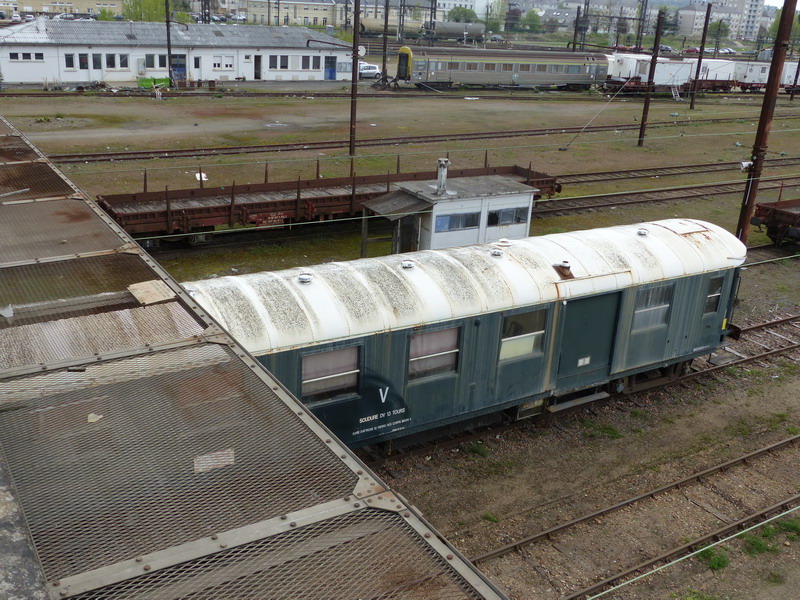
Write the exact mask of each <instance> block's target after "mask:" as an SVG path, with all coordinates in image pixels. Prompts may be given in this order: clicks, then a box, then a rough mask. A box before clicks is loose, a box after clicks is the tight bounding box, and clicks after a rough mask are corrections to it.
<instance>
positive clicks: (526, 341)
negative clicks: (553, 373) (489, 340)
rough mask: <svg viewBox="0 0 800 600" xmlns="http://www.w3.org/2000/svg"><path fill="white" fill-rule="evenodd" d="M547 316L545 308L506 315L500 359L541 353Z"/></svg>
mask: <svg viewBox="0 0 800 600" xmlns="http://www.w3.org/2000/svg"><path fill="white" fill-rule="evenodd" d="M546 316H547V314H546V312H545V311H544V310H535V311H532V312H526V313H518V314H516V315H508V316H506V317H504V318H503V334H502V335H503V337H502V340H501V342H500V360H509V359H511V358H519V357H521V356H528V355H533V354H541V353H542V351H543V346H544V324H545V320H546Z"/></svg>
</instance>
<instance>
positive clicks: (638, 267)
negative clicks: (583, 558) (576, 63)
mask: <svg viewBox="0 0 800 600" xmlns="http://www.w3.org/2000/svg"><path fill="white" fill-rule="evenodd" d="M744 259H745V247H744V245H743V244H741V243H740V242H739V241H738V240H737V239H736V238H735V237H734V236H733V235H731V234H730V233H728V232H726V231H724V230H723V229H721V228H719V227H717V226H715V225H712V224H709V223H704V222H702V221H695V220H685V219H671V220H665V221H656V222H650V223H644V224H640V225H628V226H618V227H610V228H606V229H595V230H590V231H583V232H573V233H561V234H554V235H547V236H541V237H533V238H527V239H523V240H514V241H500V242H497V243H494V244H487V245H475V246H467V247H462V248H452V249H448V250H433V251H425V252H417V253H409V254H399V255H391V256H385V257H381V258H372V259H362V260H357V261H353V262H347V263H329V264H325V265H320V266H316V267H303V268H296V269H290V270H286V271H280V272H274V273H259V274H254V275H243V276H234V277H224V278H220V279H214V280H205V281H199V282H194V283H187V284H185V286H186V288H187V289H188V290H189V293H190V294H192V295H193V296H194V297H195V299H196V300H197V301H198V302H199V303H200V304H201V305H202V306H203V307H204V308H206V309H207V310H208V311H209V312H210V313H211V314H212V315H214V316H215V317H216V319H217V320H218V321H219V322H220V324H221V325H222V326H224V327H226V328H227V329H228V331H230V332H231V333H232V334H233V335H234V336H235V337H236V338H237V339H238V340H239V341H240V342H241V343H242V344H243V345H244V346H245V347H246V348H247V349H248V350H249V351H250V352H251V353H252V354H254V355H255V356H256V357H257V359H258V360H259V361H260V362H262V363H263V364H264V365H265V366H266V367H267V368H268V369H269V370H270V371H271V372H272V373H273V374H274V375H275V376H276V377H277V378H278V379H279V380H280V381H281V382H282V383H283V384H284V385H285V386H286V387H287V388H288V389H289V390H290V391H292V392H293V393H295V394H296V395H297V396H298V398H301V399H302V401H303V403H305V404H306V406H307V407H308V408H309V409H310V410H311V411H312V412H313V413H314V414H315V415H316V416H317V417H319V418H320V419H321V420H322V421H323V422H324V423H325V424H326V425H327V426H328V427H329V428H330V429H332V430H333V431H334V433H336V434H337V435H338V436H339V437H340V438H341V439H342V440H343V441H345V442H346V443H347V444H350V445H352V446H359V445H363V444H368V443H375V442H379V441H384V440H389V439H392V438H396V437H400V436H405V435H409V434H413V433H418V432H422V431H425V430H429V429H433V428H439V427H442V426H444V425H448V424H451V423H455V422H461V421H477V420H487V419H488V418H490V417H489V415H493V416H496V415H508V416H511V417H512V418H522V417H527V416H533V415H537V414H541V413H545V412H558V411H560V410H563V409H566V408H571V407H574V406H577V405H581V404H585V403H588V402H591V401H594V400H597V399H601V398H605V397H608V396H609V395H610V394H614V393H623V392H628V391H634V390H636V389H638V388H640V387H641V386H643V385H649V384H650V383H651V382H652V381H654V380H658V379H663V378H671V377H674V376H676V375H677V374H679V373H680V372H682V370H683V369H684V368H685V367H686V366H687V365H688V363H689V361H691V360H692V359H693V358H695V357H697V356H700V355H703V354H708V353H709V352H711V351H712V350H713V349H714V348H716V347H718V346H719V345H720V343H721V342H722V340H723V339H724V336H725V335H726V334H727V333H728V327H729V323H730V319H731V316H732V310H733V300H734V296H735V291H736V287H737V283H738V268H739V266H740V265H741V264H742V263H743V262H744Z"/></svg>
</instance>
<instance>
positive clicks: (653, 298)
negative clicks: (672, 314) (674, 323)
mask: <svg viewBox="0 0 800 600" xmlns="http://www.w3.org/2000/svg"><path fill="white" fill-rule="evenodd" d="M672 289H673V286H672V285H662V286H659V287H652V288H648V289H646V290H639V291H638V292H636V304H635V307H634V312H633V327H632V331H644V330H645V329H651V328H653V327H658V326H660V325H666V324H667V323H668V322H669V307H670V304H671V303H672Z"/></svg>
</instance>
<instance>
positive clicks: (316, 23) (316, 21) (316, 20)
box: [314, 8, 319, 25]
mask: <svg viewBox="0 0 800 600" xmlns="http://www.w3.org/2000/svg"><path fill="white" fill-rule="evenodd" d="M314 10H317V9H316V8H314ZM318 24H319V17H314V25H318Z"/></svg>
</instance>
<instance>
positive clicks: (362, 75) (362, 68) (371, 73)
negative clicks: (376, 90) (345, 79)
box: [358, 63, 381, 79]
mask: <svg viewBox="0 0 800 600" xmlns="http://www.w3.org/2000/svg"><path fill="white" fill-rule="evenodd" d="M358 77H359V79H380V77H381V68H380V67H379V66H378V65H371V64H369V63H361V64H359V66H358Z"/></svg>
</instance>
